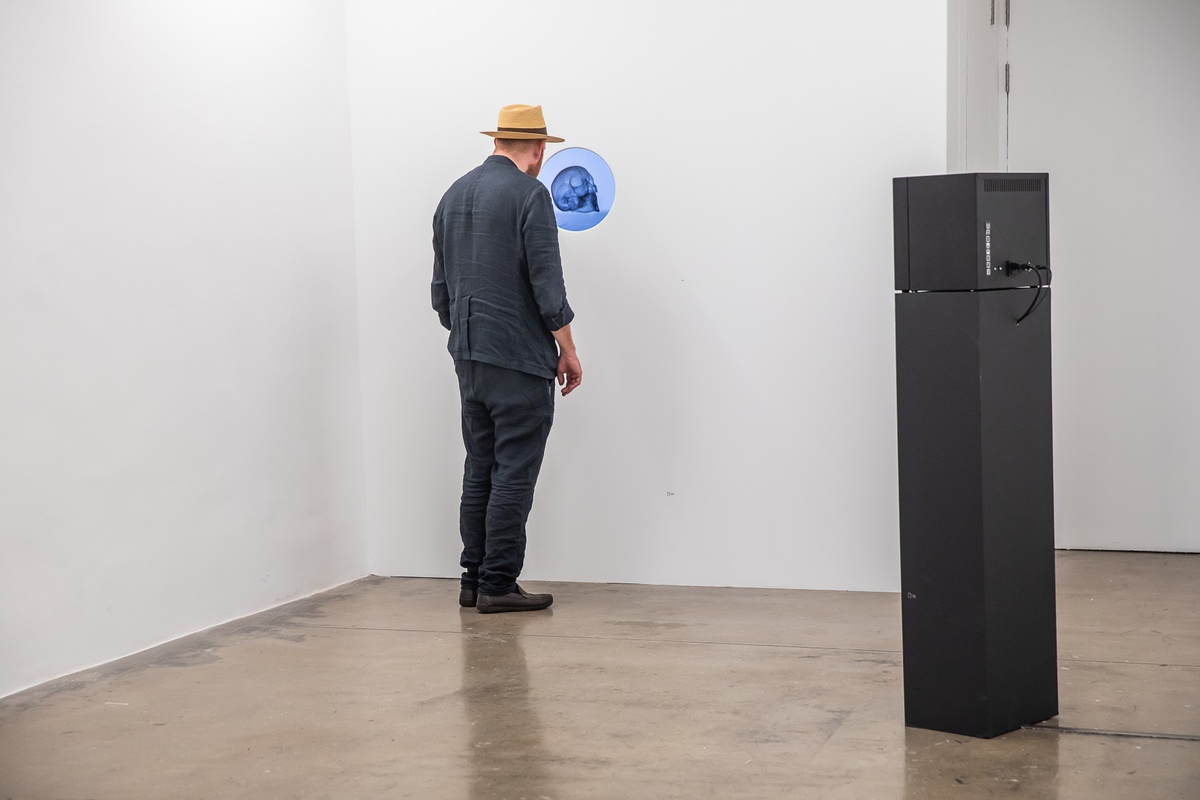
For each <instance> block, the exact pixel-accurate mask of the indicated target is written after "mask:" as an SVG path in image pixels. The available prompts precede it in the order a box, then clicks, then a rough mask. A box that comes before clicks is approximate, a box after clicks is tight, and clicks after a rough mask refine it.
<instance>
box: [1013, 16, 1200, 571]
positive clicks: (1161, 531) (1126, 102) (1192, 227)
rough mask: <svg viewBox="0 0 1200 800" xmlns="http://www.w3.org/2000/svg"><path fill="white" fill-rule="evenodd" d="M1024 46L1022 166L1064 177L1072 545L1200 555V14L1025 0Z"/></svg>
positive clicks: (1061, 501) (1064, 470)
mask: <svg viewBox="0 0 1200 800" xmlns="http://www.w3.org/2000/svg"><path fill="white" fill-rule="evenodd" d="M1009 47H1010V52H1009V57H1010V61H1011V63H1012V91H1011V94H1010V96H1009V142H1008V153H1007V168H1008V169H1009V170H1011V171H1022V170H1030V171H1034V170H1036V171H1039V172H1049V173H1050V175H1051V178H1050V204H1051V206H1050V223H1051V230H1052V254H1051V255H1052V261H1053V263H1054V266H1055V272H1054V382H1055V386H1054V392H1055V404H1054V408H1055V419H1054V424H1055V442H1054V444H1055V460H1056V464H1055V495H1056V528H1057V541H1058V545H1059V546H1060V547H1080V548H1100V549H1122V550H1165V551H1187V552H1197V551H1200V492H1197V491H1196V485H1197V481H1198V480H1200V415H1198V414H1197V409H1200V369H1198V368H1197V364H1198V360H1197V355H1196V354H1197V346H1196V343H1197V341H1200V314H1197V311H1196V298H1197V297H1200V270H1197V268H1196V262H1197V259H1196V230H1197V227H1198V225H1200V193H1198V192H1197V190H1196V187H1197V186H1200V149H1198V148H1197V145H1196V142H1197V134H1196V132H1197V131H1198V130H1200V92H1198V91H1197V87H1198V86H1200V4H1197V3H1195V2H1193V1H1192V0H1152V1H1151V2H1145V3H1130V2H1123V1H1122V0H1099V2H1096V1H1093V0H1058V2H1054V3H1035V2H1021V3H1015V2H1014V3H1013V18H1012V28H1011V32H1010V35H1009ZM1066 87H1069V89H1067V88H1066Z"/></svg>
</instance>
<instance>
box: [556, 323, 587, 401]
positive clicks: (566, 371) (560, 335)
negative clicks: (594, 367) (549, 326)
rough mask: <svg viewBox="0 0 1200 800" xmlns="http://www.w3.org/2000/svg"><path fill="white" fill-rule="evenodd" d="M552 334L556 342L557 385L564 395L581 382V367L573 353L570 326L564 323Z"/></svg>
mask: <svg viewBox="0 0 1200 800" xmlns="http://www.w3.org/2000/svg"><path fill="white" fill-rule="evenodd" d="M553 334H554V341H556V342H558V385H559V386H561V387H563V390H562V395H563V397H566V396H567V395H569V394H570V393H571V392H573V391H575V387H576V386H578V385H579V384H581V383H583V367H582V366H580V364H579V356H578V355H576V354H575V340H574V339H572V338H571V326H570V325H564V326H562V327H561V328H559V329H558V330H556V331H553Z"/></svg>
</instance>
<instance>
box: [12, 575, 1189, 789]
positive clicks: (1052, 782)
mask: <svg viewBox="0 0 1200 800" xmlns="http://www.w3.org/2000/svg"><path fill="white" fill-rule="evenodd" d="M1058 583H1059V595H1058V599H1059V657H1060V668H1061V670H1060V673H1059V675H1060V698H1061V714H1060V716H1059V717H1058V718H1057V719H1056V720H1053V721H1052V723H1051V724H1053V725H1057V726H1060V728H1061V729H1060V730H1046V729H1036V730H1035V729H1027V730H1019V731H1016V732H1014V733H1011V734H1008V735H1006V736H1002V737H998V738H996V739H992V740H988V741H984V740H976V739H969V738H967V737H962V736H951V735H945V734H939V733H935V732H931V731H923V730H916V729H908V728H905V727H904V724H903V698H902V686H901V669H902V659H901V653H900V601H899V597H898V596H897V595H891V594H859V593H843V592H801V591H779V590H751V589H712V588H704V589H698V588H681V587H658V586H625V585H596V584H544V583H543V584H532V583H531V584H530V585H529V588H530V589H532V590H539V591H547V590H549V591H552V592H554V593H555V595H556V602H555V605H554V607H553V608H552V609H550V610H548V611H541V612H533V613H520V614H496V615H481V614H478V613H476V612H475V611H473V610H460V609H459V608H458V606H457V594H458V587H457V584H456V583H455V582H451V581H443V580H425V579H401V578H365V579H363V580H360V581H356V582H354V583H351V584H348V585H346V586H343V587H341V588H339V589H336V590H333V591H330V592H326V593H324V594H322V595H318V596H316V597H312V598H309V599H306V600H302V601H299V602H296V603H292V604H290V605H287V606H284V607H281V608H278V609H275V610H273V611H270V612H266V613H264V614H259V615H256V616H254V617H250V618H247V619H244V620H240V621H238V622H235V623H231V624H229V625H225V626H222V627H220V628H216V629H213V630H210V631H206V632H204V633H201V634H197V635H194V636H189V637H186V638H184V639H180V640H178V641H176V642H173V643H171V644H168V645H165V646H163V647H160V648H157V649H155V650H152V651H149V652H146V653H142V654H139V655H137V656H134V657H131V658H128V659H124V660H122V661H120V662H116V663H113V664H109V665H106V666H104V667H101V668H98V669H95V670H90V671H87V672H85V673H80V674H78V675H74V676H71V677H68V678H64V679H62V680H58V681H54V682H51V683H49V684H45V685H43V686H39V687H36V688H34V689H31V690H29V691H26V692H22V693H20V694H18V695H13V696H10V697H8V698H5V699H3V700H0V798H59V799H61V800H76V799H79V800H82V799H83V798H95V799H96V800H102V799H104V798H120V799H121V800H133V799H135V798H374V797H381V798H384V797H386V798H405V797H412V798H473V799H475V800H482V799H483V798H487V799H488V800H503V798H514V799H515V798H528V799H529V800H538V799H539V798H556V799H558V798H606V799H608V798H702V797H703V798H709V797H711V798H810V797H811V798H853V799H854V800H863V799H864V798H866V799H868V800H888V799H889V798H908V799H911V800H916V799H917V798H919V799H920V800H938V799H939V798H966V797H972V798H974V797H1014V796H1019V797H1025V798H1080V799H1081V800H1082V799H1085V798H1086V800H1098V799H1100V798H1123V799H1124V798H1136V800H1154V799H1155V798H1181V799H1182V798H1186V800H1197V798H1200V556H1195V555H1192V556H1176V555H1158V554H1153V555H1152V554H1129V553H1060V554H1059V557H1058ZM1118 734H1119V735H1118Z"/></svg>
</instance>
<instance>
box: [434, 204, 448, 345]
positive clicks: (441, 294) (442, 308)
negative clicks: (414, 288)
mask: <svg viewBox="0 0 1200 800" xmlns="http://www.w3.org/2000/svg"><path fill="white" fill-rule="evenodd" d="M440 233H441V232H440V231H439V229H438V215H437V214H435V215H434V217H433V283H432V284H431V285H430V292H431V294H432V296H433V310H434V311H436V312H437V315H438V320H439V321H440V322H441V323H442V327H443V328H445V329H446V330H450V292H449V290H447V288H446V262H445V261H444V260H443V254H442V240H441V236H440Z"/></svg>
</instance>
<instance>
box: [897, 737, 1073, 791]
mask: <svg viewBox="0 0 1200 800" xmlns="http://www.w3.org/2000/svg"><path fill="white" fill-rule="evenodd" d="M1058 747H1059V739H1058V735H1057V734H1055V733H1051V732H1043V731H1028V730H1018V731H1014V732H1012V733H1009V734H1005V735H1004V736H997V737H996V738H994V739H974V738H972V737H970V736H960V735H958V734H952V733H939V732H937V731H928V730H923V729H921V728H905V730H904V749H905V759H904V798H905V800H935V799H936V798H942V797H966V796H970V797H993V796H999V795H1000V793H1001V792H1003V793H1004V794H1005V796H1009V795H1010V794H1011V793H1019V794H1021V795H1022V796H1027V797H1038V798H1055V797H1059V770H1058V764H1059V761H1058Z"/></svg>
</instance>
